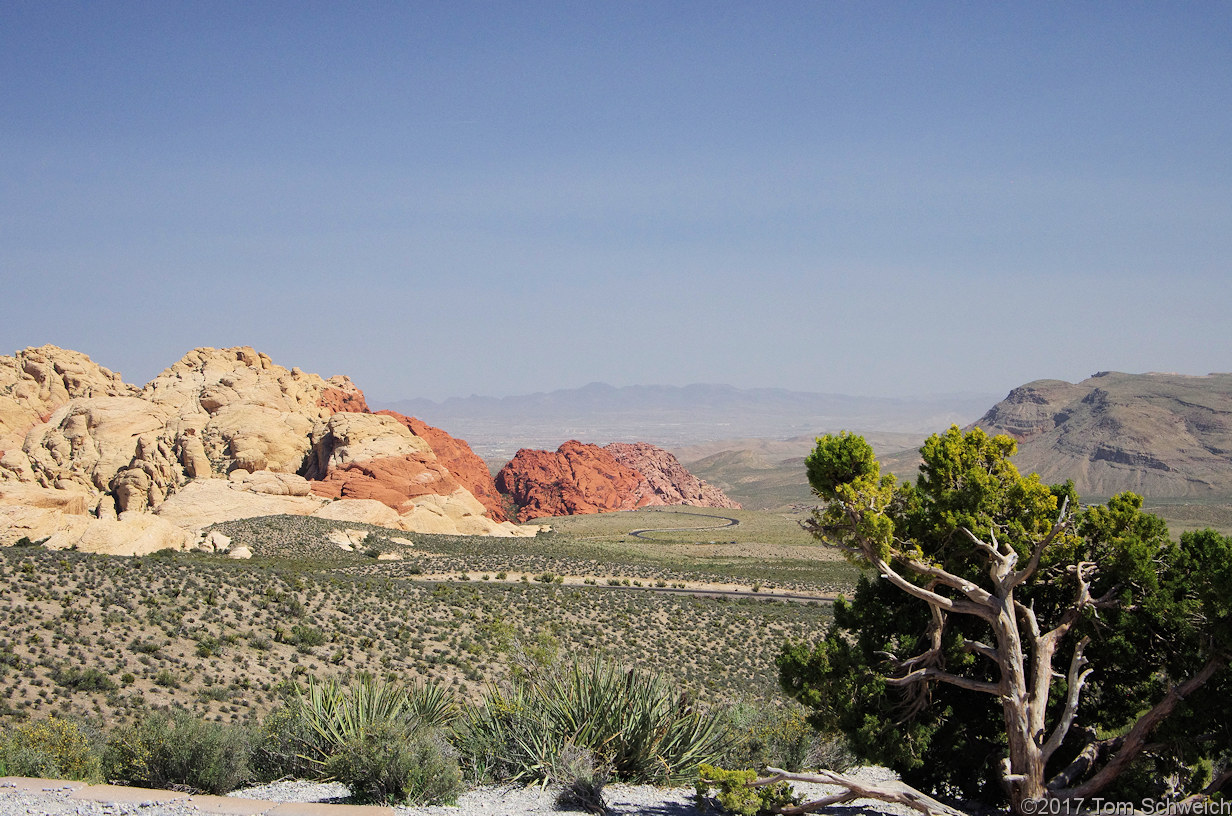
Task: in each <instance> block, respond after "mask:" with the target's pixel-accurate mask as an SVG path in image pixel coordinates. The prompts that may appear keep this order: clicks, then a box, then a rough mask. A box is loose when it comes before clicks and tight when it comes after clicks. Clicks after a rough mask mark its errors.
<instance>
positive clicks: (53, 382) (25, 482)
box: [0, 346, 533, 552]
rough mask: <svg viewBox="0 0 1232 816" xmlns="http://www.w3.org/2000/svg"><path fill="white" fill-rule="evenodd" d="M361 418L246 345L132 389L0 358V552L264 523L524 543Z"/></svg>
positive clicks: (61, 360)
mask: <svg viewBox="0 0 1232 816" xmlns="http://www.w3.org/2000/svg"><path fill="white" fill-rule="evenodd" d="M367 411H368V407H367V403H366V401H365V399H364V395H363V392H362V391H360V390H359V389H358V388H357V387H356V386H355V385H354V383H352V382H351V381H350V380H349V379H347V378H346V377H331V378H330V379H328V380H326V379H323V378H322V377H320V376H318V375H316V374H307V373H304V372H302V371H300V370H299V369H297V368H292V369H287V368H284V367H282V366H280V365H277V364H275V363H274V362H273V361H272V360H271V359H270V358H269V357H268V356H266V355H264V354H261V353H259V352H257V351H255V350H253V349H251V348H248V347H237V348H229V349H212V348H200V349H194V350H193V351H191V352H189V353H188V354H186V355H184V357H183V358H182V359H180V360H179V361H178V362H176V363H175V364H174V365H172V366H171V367H170V368H168V369H166V370H165V371H163V372H162V373H161V374H159V375H158V376H157V377H155V378H154V379H153V380H152V381H151V382H150V383H149V384H147V385H146V386H145V387H144V388H142V389H137V388H135V387H134V386H130V385H126V384H125V383H124V382H123V381H122V380H121V379H120V377H119V376H118V375H116V374H114V373H112V372H110V371H108V370H107V369H104V368H102V367H100V366H98V365H96V364H94V363H93V362H92V361H90V359H89V358H88V357H86V356H85V355H83V354H80V353H78V352H73V351H67V350H64V349H58V348H56V347H54V346H44V347H42V348H39V349H26V350H25V351H23V352H18V353H17V354H16V355H15V356H13V357H0V431H2V432H3V433H4V434H5V436H4V440H5V441H4V444H5V447H4V448H3V449H2V453H0V486H2V487H3V489H0V543H12V542H13V541H15V540H17V539H19V538H22V537H27V538H30V539H32V540H42V539H49V543H50V544H51V545H54V546H78V547H79V548H80V549H94V550H98V551H119V550H126V551H130V552H136V551H149V548H153V549H159V548H160V547H159V546H157V545H158V544H160V543H161V545H162V546H171V547H176V548H183V547H186V546H190V545H191V544H192V542H193V540H194V537H195V535H196V531H197V530H199V529H200V528H201V527H203V526H206V525H208V524H211V523H214V522H216V521H221V520H228V519H231V518H242V517H246V516H252V515H268V514H271V513H296V514H302V515H307V514H313V515H326V516H329V517H338V518H347V519H349V520H354V521H371V522H372V523H377V524H384V525H386V526H394V527H397V528H399V529H404V530H411V531H420V532H441V533H454V534H467V535H479V534H482V535H527V534H533V531H530V530H523V529H520V528H516V527H514V526H513V525H511V524H509V523H507V522H505V523H501V521H500V520H498V519H493V518H490V517H488V516H487V515H486V512H487V511H486V508H485V507H484V505H483V504H482V503H481V502H479V500H477V499H476V498H475V496H474V495H472V494H471V493H470V492H469V491H468V490H467V489H466V487H464V486H463V485H462V484H460V483H459V482H458V480H456V479H454V478H453V477H452V476H451V475H450V474H449V472H448V469H447V468H446V467H445V465H443V464H442V463H441V462H439V461H438V460H437V458H436V456H435V454H434V452H433V450H432V447H431V445H430V444H429V442H428V441H427V440H425V439H424V438H421V437H419V436H416V435H415V434H414V433H413V432H412V431H411V430H410V428H408V427H407V426H406V424H404V423H402V422H400V421H398V420H396V419H393V418H390V417H382V416H378V415H374V414H370V413H367ZM441 433H443V432H441ZM330 499H349V500H354V501H351V502H348V501H343V502H331V501H330ZM334 505H340V506H337V507H336V506H334ZM342 507H345V509H342ZM160 535H161V542H160V540H159V537H160ZM125 541H133V542H138V543H136V544H132V545H131V546H129V545H127V544H125V543H124V542H125Z"/></svg>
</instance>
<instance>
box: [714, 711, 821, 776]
mask: <svg viewBox="0 0 1232 816" xmlns="http://www.w3.org/2000/svg"><path fill="white" fill-rule="evenodd" d="M724 718H725V719H726V721H727V729H728V732H729V733H730V734H731V740H730V741H729V742H728V744H727V746H726V748H725V749H724V750H723V753H722V754H721V755H720V757H719V761H718V763H717V764H718V765H720V766H721V767H725V768H754V769H757V770H761V769H763V768H765V767H767V766H771V765H772V766H774V767H776V768H783V769H784V770H788V771H800V770H803V769H805V768H806V767H807V766H808V765H809V764H810V763H809V759H810V756H809V755H810V752H811V751H813V750H814V745H815V744H818V743H822V742H825V741H826V740H825V738H824V736H823V735H821V734H819V733H818V732H817V731H816V730H815V729H814V728H813V727H812V726H811V725H809V723H808V719H807V717H806V715H805V713H804V710H803V709H802V708H801V707H800V706H797V705H791V706H771V705H767V704H760V705H759V704H753V703H741V704H739V705H735V706H732V707H731V708H729V709H727V711H726V712H724ZM834 770H841V768H836V769H834Z"/></svg>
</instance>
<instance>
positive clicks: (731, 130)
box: [0, 0, 1232, 402]
mask: <svg viewBox="0 0 1232 816" xmlns="http://www.w3.org/2000/svg"><path fill="white" fill-rule="evenodd" d="M1230 273H1232V3H1229V2H1186V3H1164V2H1152V3H1140V2H1087V3H1069V2H1064V3H1062V2H1055V3H1051V2H1032V3H1010V4H1006V3H984V2H969V3H948V2H936V3H931V2H930V3H906V2H903V3H878V2H851V3H847V2H805V3H801V2H790V1H789V0H785V1H784V2H774V3H763V2H741V3H729V2H718V1H716V2H700V1H699V2H602V3H596V2H581V1H579V2H479V3H469V2H454V1H452V0H451V2H407V3H384V2H380V3H376V2H355V3H326V2H225V1H224V2H179V3H163V2H82V3H70V2H57V1H56V0H50V1H48V2H44V1H43V0H6V2H4V3H2V4H0V277H2V278H3V284H4V286H3V292H4V295H3V302H4V304H5V307H4V310H3V312H4V314H3V320H2V321H0V354H10V353H12V352H13V351H14V350H17V349H20V348H24V347H26V346H30V345H41V344H43V343H55V344H57V345H61V346H65V347H69V348H75V349H78V350H80V351H84V352H86V353H87V354H89V355H91V356H92V357H93V358H94V359H95V360H96V361H97V362H99V363H101V364H102V365H105V366H108V367H110V368H113V369H116V370H119V371H120V372H122V373H123V374H124V376H125V379H127V380H129V381H130V382H136V383H138V384H141V383H144V382H145V381H147V380H148V379H150V378H151V377H153V376H154V375H155V374H157V373H158V371H160V370H161V369H162V368H164V367H166V366H168V365H170V364H171V363H173V362H174V361H175V360H176V359H178V358H179V357H180V356H181V355H182V354H183V353H184V352H186V351H187V350H189V349H191V348H193V347H195V346H217V347H221V346H232V345H251V346H254V347H256V348H258V349H260V350H262V351H265V352H266V353H268V354H270V355H271V356H272V357H273V358H274V360H275V361H276V362H279V363H282V364H283V365H286V366H288V367H289V366H299V367H301V368H303V369H305V370H308V371H316V372H318V373H320V374H322V375H325V376H329V375H331V374H339V373H345V374H349V375H351V376H352V377H353V378H354V379H355V380H356V382H357V383H358V384H359V385H360V386H361V387H362V388H364V389H365V391H367V392H368V394H369V396H370V398H371V399H373V400H374V401H377V402H380V401H382V400H385V401H388V400H393V399H400V398H410V397H427V398H431V399H443V398H445V397H449V396H465V395H468V394H472V393H478V394H485V395H496V396H501V395H507V394H521V393H529V392H534V391H544V390H553V389H557V388H569V387H576V386H580V385H583V384H585V383H588V382H591V381H596V380H598V381H604V382H608V383H612V384H614V385H630V384H675V385H684V384H687V383H693V382H711V383H730V384H732V385H736V386H739V387H785V388H792V389H795V390H802V391H822V392H835V393H848V394H856V395H877V396H904V395H917V394H932V393H941V392H958V391H978V392H992V393H996V392H1004V391H1007V390H1008V389H1009V388H1011V387H1013V386H1015V385H1018V384H1021V383H1023V382H1026V381H1028V380H1032V379H1038V378H1044V377H1049V378H1060V379H1068V380H1079V379H1082V378H1085V377H1087V376H1089V375H1090V374H1092V373H1095V372H1096V371H1099V370H1107V369H1113V370H1121V371H1131V372H1140V371H1150V370H1157V371H1177V372H1182V373H1190V374H1203V373H1207V372H1209V371H1229V370H1232V360H1230V359H1229V351H1230V350H1232V342H1230V341H1232V323H1230V321H1229V317H1230V316H1232V274H1230Z"/></svg>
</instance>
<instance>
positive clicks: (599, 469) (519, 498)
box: [496, 440, 664, 521]
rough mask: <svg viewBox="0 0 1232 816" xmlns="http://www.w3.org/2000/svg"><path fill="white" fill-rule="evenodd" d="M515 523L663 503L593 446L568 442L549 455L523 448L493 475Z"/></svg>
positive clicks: (642, 481)
mask: <svg viewBox="0 0 1232 816" xmlns="http://www.w3.org/2000/svg"><path fill="white" fill-rule="evenodd" d="M496 486H497V487H498V488H499V489H500V490H502V491H504V492H505V493H508V494H509V495H510V496H512V497H513V501H514V503H516V504H517V505H518V508H519V509H518V520H519V521H526V520H527V519H533V518H544V517H548V516H572V515H583V514H587V513H607V512H611V511H614V510H633V509H635V508H638V507H645V506H647V505H651V504H663V503H664V502H663V501H662V500H661V499H659V498H658V496H656V495H655V493H654V491H653V490H652V489H651V488H650V484H649V482H647V481H646V477H645V476H643V475H642V474H641V473H638V472H637V471H636V470H634V469H633V468H630V467H626V466H625V465H622V464H621V463H620V462H618V461H617V460H616V457H615V456H613V455H612V454H610V453H608V452H607V451H605V450H604V449H603V448H601V447H599V446H598V445H586V444H583V443H581V442H577V441H575V440H570V441H568V442H566V443H565V444H563V445H561V446H560V447H559V448H558V449H557V450H556V452H555V453H551V452H548V451H537V450H529V449H527V448H523V449H522V450H520V451H518V453H517V455H516V456H514V457H513V461H511V462H510V463H509V464H507V465H505V466H504V467H503V468H501V471H500V473H498V474H496Z"/></svg>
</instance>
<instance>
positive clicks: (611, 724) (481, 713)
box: [461, 657, 726, 783]
mask: <svg viewBox="0 0 1232 816" xmlns="http://www.w3.org/2000/svg"><path fill="white" fill-rule="evenodd" d="M461 734H462V743H463V746H464V748H463V751H464V754H465V755H466V757H467V760H468V762H469V763H470V766H471V769H472V772H473V773H475V775H476V776H490V777H493V778H497V779H509V780H513V781H526V782H533V781H539V782H545V783H546V782H549V781H560V780H556V779H554V776H555V774H554V773H553V768H554V767H555V766H556V765H557V764H558V763H557V758H558V757H559V756H561V754H562V752H564V751H566V750H567V749H568V748H569V746H576V747H578V748H584V749H587V750H589V751H590V752H592V753H593V755H594V756H595V757H596V759H597V760H598V761H599V762H601V763H602V764H603V765H605V766H606V767H609V768H610V769H611V773H612V776H613V777H614V778H615V779H618V780H621V781H626V782H652V783H668V782H679V781H683V780H685V779H687V778H689V777H690V776H691V775H692V774H693V773H694V772H695V771H696V769H697V765H698V764H699V763H701V762H705V761H708V760H712V759H713V758H714V757H715V756H716V755H717V754H718V752H719V751H720V750H721V748H722V747H723V743H724V740H725V737H726V732H725V729H724V727H723V726H722V724H721V723H720V721H719V720H718V718H716V717H714V716H712V715H711V714H709V713H708V712H705V711H703V710H701V709H699V708H697V707H696V706H694V705H693V704H692V703H691V702H690V701H689V699H688V698H687V696H686V695H684V694H681V693H678V692H676V691H675V690H674V689H673V688H672V687H671V686H670V685H669V684H668V683H667V682H666V681H664V680H663V679H662V678H661V677H659V676H658V675H656V674H652V673H648V672H641V671H638V670H636V669H632V670H629V671H627V672H624V671H621V670H619V669H618V668H616V667H615V666H612V665H610V664H607V663H605V662H604V660H603V659H602V658H601V657H595V658H594V659H593V660H592V661H591V662H590V663H589V664H583V663H581V662H579V661H574V662H573V663H572V664H571V665H570V666H569V667H568V668H566V669H564V670H563V673H551V672H541V673H538V674H535V675H531V676H528V677H525V678H523V679H520V680H515V681H514V683H513V685H512V686H511V687H510V688H508V689H507V690H499V689H490V690H489V691H488V693H487V695H486V697H485V700H484V703H483V705H481V706H478V707H473V708H470V709H468V711H467V714H466V720H465V723H464V724H463V727H462V728H461Z"/></svg>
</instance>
